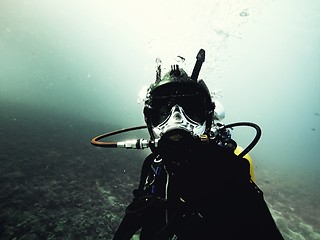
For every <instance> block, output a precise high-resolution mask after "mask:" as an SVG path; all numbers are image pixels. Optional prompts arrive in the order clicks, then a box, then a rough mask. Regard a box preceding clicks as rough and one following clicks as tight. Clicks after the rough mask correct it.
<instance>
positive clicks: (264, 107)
mask: <svg viewBox="0 0 320 240" xmlns="http://www.w3.org/2000/svg"><path fill="white" fill-rule="evenodd" d="M319 12H320V2H319V1H317V0H307V1H305V0H290V1H289V0H261V1H254V0H242V1H241V0H239V1H236V0H225V1H222V0H210V1H209V0H197V1H169V0H163V1H153V0H150V1H139V0H138V1H129V0H107V1H102V0H93V1H85V0H83V1H75V0H69V1H61V0H56V1H49V0H42V1H40V0H39V1H37V0H23V1H18V0H0V239H24V240H25V239H28V240H32V239H111V238H112V234H113V233H114V231H115V230H116V228H117V226H118V224H119V222H120V220H121V218H122V216H123V214H124V209H125V207H126V205H127V204H128V203H129V202H130V200H131V199H132V190H133V189H134V188H135V187H136V186H137V182H138V179H139V174H140V167H141V164H142V162H143V160H144V158H145V156H146V155H147V154H148V153H149V151H150V150H148V149H146V150H125V149H101V148H97V147H94V146H92V145H91V144H90V140H91V138H93V137H94V136H96V135H99V134H101V133H104V132H109V131H113V130H117V129H120V128H126V127H132V126H139V125H144V120H143V114H142V108H143V104H142V103H141V99H139V93H140V92H141V90H142V89H144V88H145V86H148V85H150V84H151V83H152V82H153V81H154V80H155V59H156V58H157V57H159V58H161V60H162V63H163V66H164V69H163V72H165V70H166V66H167V67H168V66H170V65H171V64H173V63H174V62H175V61H178V60H179V59H180V60H181V58H179V59H177V58H176V56H182V57H183V58H185V61H184V62H180V65H182V67H183V68H184V69H185V70H186V72H188V73H189V74H191V71H192V69H193V66H194V63H195V60H196V54H197V53H198V51H199V49H200V48H203V49H205V50H206V61H205V63H204V64H203V66H202V70H201V72H200V76H199V77H200V78H202V79H204V80H205V82H206V83H207V85H208V86H209V88H210V90H211V91H212V92H213V94H214V96H215V97H216V99H217V100H218V101H220V102H221V103H222V104H223V106H224V108H225V111H226V118H225V119H224V123H226V124H227V123H233V122H239V121H250V122H254V123H256V124H258V125H259V126H260V127H261V128H262V137H261V140H260V141H259V143H258V144H257V146H256V147H255V148H254V149H253V150H252V151H251V152H250V155H251V157H252V158H253V161H254V167H255V176H256V181H257V184H258V185H259V187H260V188H261V189H262V190H263V191H264V195H265V199H266V201H267V203H268V205H269V207H270V209H271V211H272V214H273V216H274V218H275V220H276V222H277V225H278V227H279V228H280V230H281V232H282V233H283V235H284V237H285V239H290V240H291V239H292V240H300V239H302V240H316V239H320V207H319V202H320V176H319V173H320V157H319V151H318V150H319V149H320V15H319ZM139 102H140V103H139ZM232 135H233V137H234V139H235V140H236V141H237V142H238V144H239V145H241V146H242V147H245V146H246V144H248V143H249V142H250V141H251V139H252V137H253V136H254V131H252V130H251V129H246V128H244V129H242V128H240V129H234V130H233V131H232ZM142 137H144V138H146V139H147V138H148V134H147V132H146V131H143V130H141V131H135V132H131V133H126V134H123V135H121V136H115V137H113V138H112V140H115V141H117V140H126V139H131V138H142ZM221 171H224V172H225V173H226V176H227V175H228V169H221ZM213 235H214V233H213ZM257 239H259V236H257Z"/></svg>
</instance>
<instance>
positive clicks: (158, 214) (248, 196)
mask: <svg viewBox="0 0 320 240" xmlns="http://www.w3.org/2000/svg"><path fill="white" fill-rule="evenodd" d="M134 195H135V198H134V199H133V201H132V203H131V204H130V205H129V206H128V208H127V212H126V215H125V217H124V218H123V220H122V222H121V224H120V226H119V228H118V230H117V232H116V233H115V235H114V238H113V240H125V239H131V237H132V236H133V235H134V234H135V233H136V232H137V231H139V230H140V231H141V232H140V239H141V240H153V239H161V240H168V239H178V240H189V239H190V240H191V239H192V240H195V239H218V240H220V239H228V240H229V239H246V240H248V239H255V240H264V239H266V240H267V239H268V240H277V239H283V237H282V236H281V234H280V232H279V230H278V228H277V226H276V224H275V222H274V220H273V218H272V216H271V214H270V211H269V209H268V207H267V205H266V203H265V201H264V199H263V193H262V191H261V190H260V189H259V188H258V187H257V186H256V185H255V184H254V183H253V182H252V180H251V177H250V171H249V162H248V161H247V160H246V159H244V158H239V157H237V156H236V155H234V154H233V151H231V150H228V149H225V148H222V147H220V146H217V145H216V144H199V145H197V146H196V147H193V148H192V149H191V148H190V149H189V148H187V149H185V150H184V151H183V153H181V152H180V153H168V154H163V155H161V156H159V155H156V154H151V155H149V156H148V157H147V158H146V160H145V162H144V164H143V167H142V172H141V179H140V184H139V188H138V189H136V190H135V191H134Z"/></svg>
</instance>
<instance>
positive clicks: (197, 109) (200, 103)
mask: <svg viewBox="0 0 320 240" xmlns="http://www.w3.org/2000/svg"><path fill="white" fill-rule="evenodd" d="M176 104H178V105H179V106H180V107H182V108H183V110H184V112H185V114H186V115H187V116H188V117H189V118H190V119H192V120H193V121H196V122H198V123H203V122H204V121H205V115H206V111H205V103H204V99H203V98H201V97H199V96H198V95H195V94H194V95H189V96H175V97H161V98H160V97H159V98H156V99H154V101H153V103H152V114H151V121H152V124H153V125H154V126H157V125H159V124H160V123H162V122H164V121H165V120H166V119H167V118H168V117H169V115H170V113H171V110H172V108H173V107H174V106H175V105H176Z"/></svg>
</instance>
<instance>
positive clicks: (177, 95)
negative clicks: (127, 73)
mask: <svg viewBox="0 0 320 240" xmlns="http://www.w3.org/2000/svg"><path fill="white" fill-rule="evenodd" d="M213 111H214V103H213V102H212V99H211V95H210V92H209V90H208V88H207V86H206V84H205V83H204V81H203V80H199V81H198V80H197V79H193V78H191V77H189V76H188V75H187V73H186V72H185V71H184V70H183V69H181V68H179V66H178V65H173V66H171V71H169V72H168V73H166V74H165V75H164V76H163V78H162V79H161V77H159V78H158V77H157V80H156V82H155V83H154V84H152V85H151V86H150V87H149V89H148V93H147V97H146V101H145V107H144V116H145V121H146V124H147V126H148V130H149V133H150V136H151V139H152V140H155V139H166V140H168V141H169V143H170V142H172V143H174V144H178V145H179V144H181V142H190V141H191V140H192V138H197V137H199V136H200V135H202V134H209V132H210V129H211V125H212V117H213ZM168 141H167V142H168Z"/></svg>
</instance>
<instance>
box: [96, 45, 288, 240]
mask: <svg viewBox="0 0 320 240" xmlns="http://www.w3.org/2000/svg"><path fill="white" fill-rule="evenodd" d="M204 58H205V51H204V50H203V49H201V50H200V51H199V53H198V55H197V61H196V64H195V67H194V69H193V72H192V74H191V76H188V74H187V73H186V72H185V71H184V70H183V69H182V68H180V67H179V66H178V65H173V66H171V70H170V71H169V72H168V73H166V74H165V75H164V76H163V78H162V77H161V66H160V65H159V66H158V68H157V74H156V81H155V83H154V84H151V86H150V87H149V89H148V92H147V96H146V100H145V106H144V111H143V113H144V117H145V122H146V125H147V128H148V132H149V134H150V140H149V141H146V140H144V139H139V140H136V141H134V142H126V143H105V142H104V143H103V142H99V141H98V140H99V139H102V138H104V137H106V136H109V135H112V134H116V133H115V132H114V133H111V134H109V135H101V136H98V137H96V138H94V139H93V140H92V141H91V143H92V144H93V145H97V146H102V145H104V146H105V145H109V146H107V147H111V145H112V147H119V146H120V147H121V146H122V147H126V148H145V147H150V148H151V153H150V155H149V156H147V158H146V159H145V161H144V163H143V166H142V170H141V176H140V182H139V185H138V187H137V189H135V190H133V195H134V198H133V200H132V202H131V203H130V204H129V205H128V207H127V208H126V212H125V216H124V218H123V219H122V222H121V223H120V225H119V227H118V229H117V231H116V232H115V235H114V237H113V240H129V239H131V238H132V237H133V235H135V234H137V233H139V234H140V239H141V240H172V239H178V240H191V239H192V240H195V239H219V240H220V239H227V240H229V239H260V240H261V239H262V240H263V239H268V240H277V239H283V237H282V235H281V233H280V231H279V229H278V228H277V226H276V223H275V221H274V219H273V217H272V215H271V213H270V211H269V208H268V206H267V204H266V202H265V201H264V197H263V192H262V191H261V190H260V189H259V188H258V186H257V185H256V184H255V182H254V178H253V176H252V175H253V173H252V172H251V173H250V162H249V161H248V159H246V158H244V156H245V155H246V154H247V153H248V151H250V150H251V149H252V147H253V146H254V145H255V144H256V143H257V141H258V139H259V138H260V135H261V130H260V128H259V127H258V126H257V125H255V124H253V123H239V124H233V125H232V124H231V125H223V124H221V122H219V121H217V122H215V120H219V116H218V114H216V113H217V112H216V111H215V103H214V101H213V100H212V97H211V94H210V92H209V90H208V88H207V86H206V84H205V82H204V81H203V80H198V75H199V71H200V69H201V66H202V63H203V62H204ZM240 125H246V126H251V127H254V128H255V129H256V130H257V136H256V138H255V139H254V141H253V142H251V144H250V145H249V146H248V147H247V148H246V149H244V150H243V151H242V152H241V153H239V154H235V150H236V149H238V146H237V143H236V142H235V141H234V140H233V139H232V138H231V134H230V131H229V129H228V128H231V127H235V126H240Z"/></svg>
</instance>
